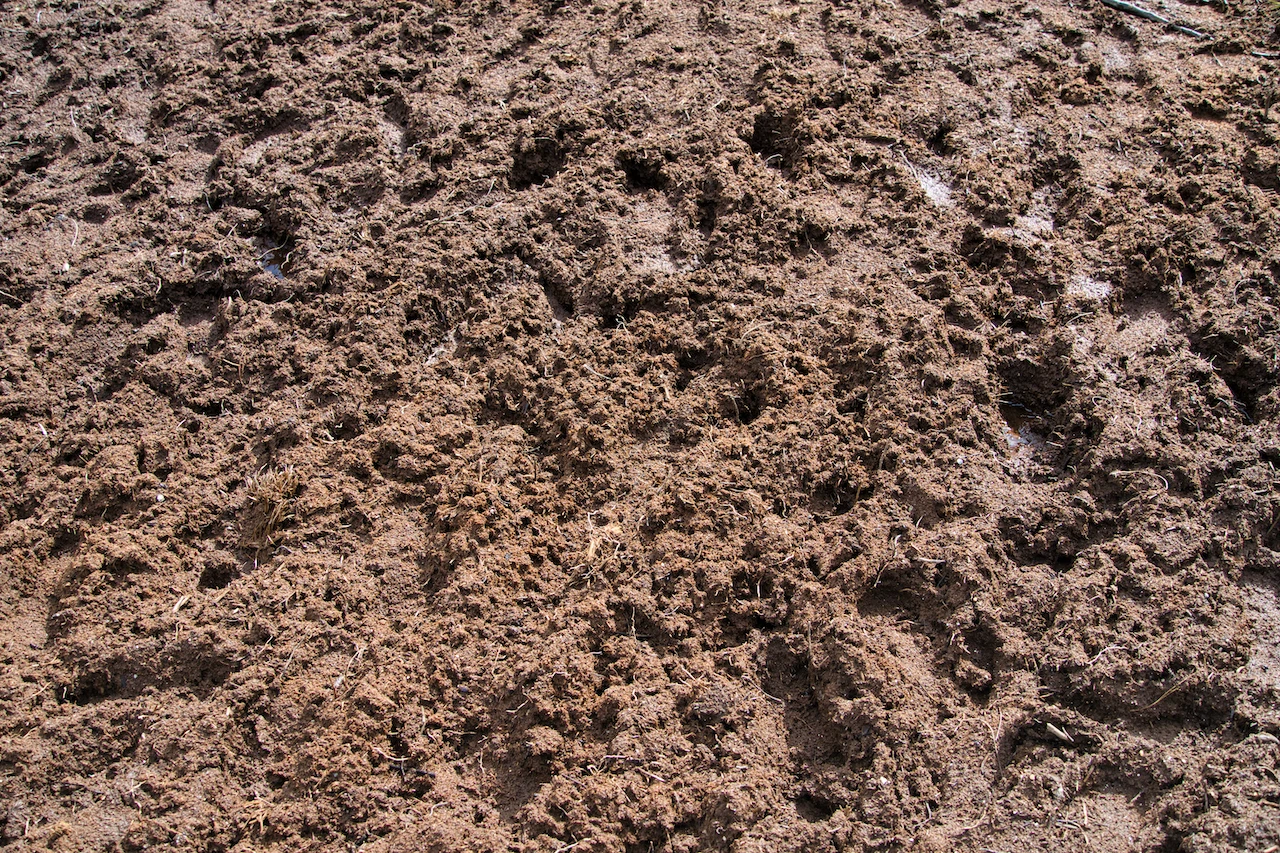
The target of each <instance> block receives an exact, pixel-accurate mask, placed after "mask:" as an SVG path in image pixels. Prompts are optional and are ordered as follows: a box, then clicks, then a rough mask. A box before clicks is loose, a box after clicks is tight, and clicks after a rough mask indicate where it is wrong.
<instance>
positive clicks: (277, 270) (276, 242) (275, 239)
mask: <svg viewBox="0 0 1280 853" xmlns="http://www.w3.org/2000/svg"><path fill="white" fill-rule="evenodd" d="M254 246H255V248H257V250H258V257H257V261H258V266H260V267H262V269H263V271H265V272H266V273H268V274H269V275H271V276H272V277H273V278H276V279H278V280H281V281H283V280H284V276H285V268H286V267H287V266H288V265H289V261H290V259H291V257H292V255H293V246H294V243H293V238H292V237H291V236H289V235H288V234H283V235H277V234H266V235H264V236H262V237H259V238H258V239H257V240H255V241H254Z"/></svg>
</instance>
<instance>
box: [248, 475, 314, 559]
mask: <svg viewBox="0 0 1280 853" xmlns="http://www.w3.org/2000/svg"><path fill="white" fill-rule="evenodd" d="M301 486H302V478H301V477H300V476H299V475H298V472H297V470H296V469H295V468H294V467H293V466H292V465H284V466H281V467H278V468H270V469H264V470H262V471H259V472H258V473H257V474H255V475H253V476H252V477H250V478H249V479H248V480H246V481H245V491H246V492H247V493H248V496H249V500H248V503H247V504H246V506H245V515H244V518H243V520H242V523H241V539H242V541H243V542H244V544H245V545H247V546H252V547H262V546H264V545H269V544H271V541H272V537H273V536H275V533H276V530H278V529H279V527H280V525H281V524H283V523H284V522H286V521H288V520H289V519H291V518H293V499H294V496H295V495H297V494H298V489H299V488H300V487H301Z"/></svg>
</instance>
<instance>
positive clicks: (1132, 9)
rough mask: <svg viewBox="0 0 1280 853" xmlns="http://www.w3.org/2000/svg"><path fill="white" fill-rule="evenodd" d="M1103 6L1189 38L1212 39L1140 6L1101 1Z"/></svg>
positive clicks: (1121, 0) (1116, 1) (1122, 0)
mask: <svg viewBox="0 0 1280 853" xmlns="http://www.w3.org/2000/svg"><path fill="white" fill-rule="evenodd" d="M1102 3H1103V5H1106V6H1110V7H1111V8H1112V9H1115V10H1117V11H1120V12H1125V13H1127V14H1130V15H1137V16H1138V17H1139V18H1145V19H1146V20H1148V21H1155V22H1156V23H1157V24H1164V25H1165V26H1166V27H1169V28H1170V29H1172V30H1177V31H1178V32H1180V33H1182V34H1183V35H1187V36H1191V37H1192V38H1197V39H1207V38H1212V36H1210V35H1208V34H1206V33H1202V32H1200V31H1199V30H1193V29H1191V28H1190V27H1184V26H1182V24H1175V23H1174V22H1173V21H1171V20H1169V19H1168V18H1166V17H1165V16H1164V15H1157V14H1156V13H1155V12H1151V11H1148V10H1147V9H1144V8H1142V7H1141V6H1135V5H1133V4H1132V3H1126V2H1125V0H1102Z"/></svg>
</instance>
